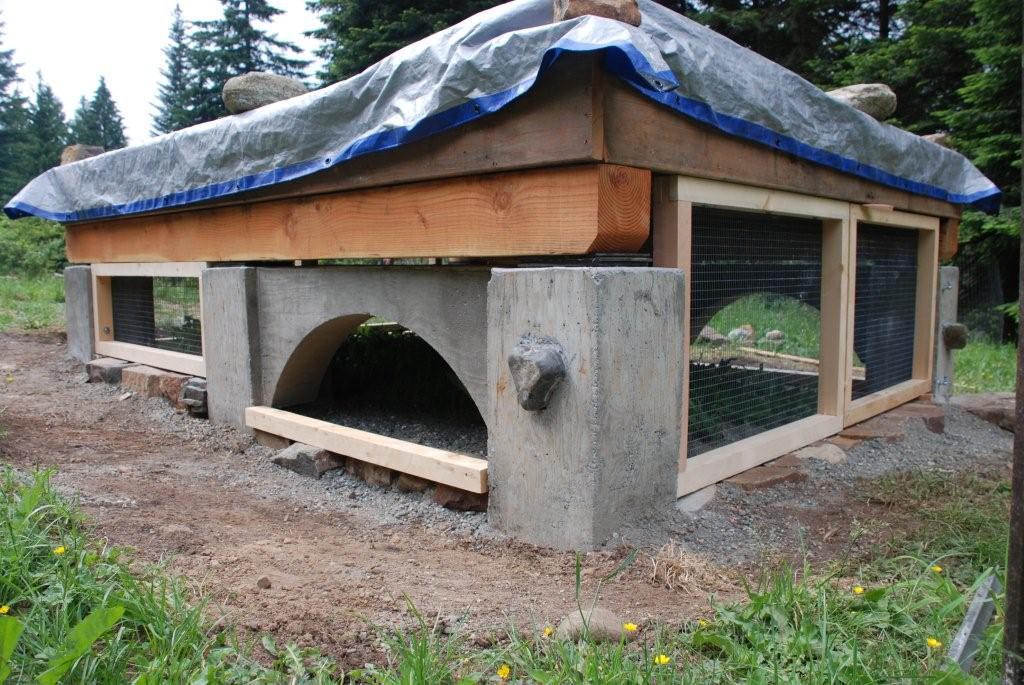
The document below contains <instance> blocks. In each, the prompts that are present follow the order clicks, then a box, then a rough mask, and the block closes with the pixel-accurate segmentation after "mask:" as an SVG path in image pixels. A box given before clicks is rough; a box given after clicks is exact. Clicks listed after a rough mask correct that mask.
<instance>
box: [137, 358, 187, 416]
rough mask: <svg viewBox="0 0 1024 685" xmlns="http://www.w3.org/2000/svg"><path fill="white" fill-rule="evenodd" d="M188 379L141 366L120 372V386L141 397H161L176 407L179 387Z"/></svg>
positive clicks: (179, 374)
mask: <svg viewBox="0 0 1024 685" xmlns="http://www.w3.org/2000/svg"><path fill="white" fill-rule="evenodd" d="M188 379H189V376H186V375H184V374H181V373H174V372H173V371H164V370H163V369H154V368H153V367H151V366H143V365H141V364H139V365H135V366H129V367H125V368H124V369H122V371H121V386H122V387H123V388H124V389H125V390H130V391H132V392H134V393H135V394H136V395H141V396H142V397H161V398H163V399H165V400H167V401H168V402H170V403H171V404H173V405H175V406H178V400H179V398H180V397H181V386H183V385H184V384H185V381H187V380H188Z"/></svg>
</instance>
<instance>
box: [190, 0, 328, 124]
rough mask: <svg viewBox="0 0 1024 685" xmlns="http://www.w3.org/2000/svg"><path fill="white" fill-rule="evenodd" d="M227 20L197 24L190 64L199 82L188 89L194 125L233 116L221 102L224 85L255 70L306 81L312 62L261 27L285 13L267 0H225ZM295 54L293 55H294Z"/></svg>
mask: <svg viewBox="0 0 1024 685" xmlns="http://www.w3.org/2000/svg"><path fill="white" fill-rule="evenodd" d="M220 2H221V5H223V7H224V16H223V17H222V18H221V19H216V20H213V21H198V22H195V23H194V24H193V26H194V31H193V32H192V35H191V46H190V49H189V51H188V64H189V67H190V69H191V71H192V74H193V78H192V79H190V80H191V83H190V85H189V88H188V89H187V100H188V107H189V110H190V114H191V115H192V123H199V122H202V121H210V120H212V119H216V118H218V117H221V116H224V115H225V114H227V111H226V110H225V109H224V104H223V102H222V101H221V90H222V89H223V87H224V82H225V81H227V80H228V79H229V78H231V77H232V76H239V75H241V74H244V73H246V72H249V71H267V72H271V73H274V74H281V75H282V76H291V77H296V78H301V77H302V76H303V74H304V70H305V68H306V66H307V65H308V64H309V63H308V62H307V61H305V60H302V59H297V58H296V57H294V55H297V54H299V53H301V50H300V48H299V47H298V46H296V45H294V44H292V43H289V42H286V41H283V40H280V39H279V38H277V36H276V35H274V34H270V33H267V32H266V31H264V30H263V29H261V28H259V27H258V26H257V24H260V23H267V22H269V21H271V20H272V19H273V18H274V17H275V16H277V15H279V14H281V13H282V11H281V10H279V9H277V8H276V7H273V6H272V5H271V4H270V3H268V2H267V0H220ZM289 55H292V56H289Z"/></svg>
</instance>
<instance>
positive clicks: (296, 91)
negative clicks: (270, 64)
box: [221, 71, 309, 114]
mask: <svg viewBox="0 0 1024 685" xmlns="http://www.w3.org/2000/svg"><path fill="white" fill-rule="evenodd" d="M307 92H309V91H308V90H307V89H306V86H305V85H303V83H302V81H299V80H297V79H293V78H289V77H287V76H280V75H278V74H268V73H266V72H262V71H250V72H248V73H246V74H242V75H241V76H235V77H234V78H229V79H228V82H227V83H225V84H224V91H223V93H222V94H221V95H222V96H223V98H224V106H225V107H227V108H228V111H229V112H231V113H232V114H239V113H240V112H248V111H249V110H251V109H256V108H257V107H262V106H264V105H269V104H270V103H272V102H278V101H280V100H287V99H288V98H293V97H295V96H296V95H302V94H304V93H307Z"/></svg>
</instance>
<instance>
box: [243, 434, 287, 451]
mask: <svg viewBox="0 0 1024 685" xmlns="http://www.w3.org/2000/svg"><path fill="white" fill-rule="evenodd" d="M252 434H253V437H254V438H256V443H257V444H259V445H262V446H263V447H266V448H267V449H272V450H283V449H286V448H287V447H288V446H289V445H291V444H292V441H291V440H289V439H288V438H282V437H281V436H280V435H274V434H273V433H266V432H264V431H261V430H253V432H252Z"/></svg>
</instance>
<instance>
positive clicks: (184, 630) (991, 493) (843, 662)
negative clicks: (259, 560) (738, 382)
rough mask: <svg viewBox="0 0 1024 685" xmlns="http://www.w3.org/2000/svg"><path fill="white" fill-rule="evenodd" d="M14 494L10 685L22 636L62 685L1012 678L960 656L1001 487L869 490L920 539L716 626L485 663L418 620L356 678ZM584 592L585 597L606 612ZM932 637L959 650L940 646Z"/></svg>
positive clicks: (784, 579)
mask: <svg viewBox="0 0 1024 685" xmlns="http://www.w3.org/2000/svg"><path fill="white" fill-rule="evenodd" d="M0 489H2V492H0V494H2V495H3V499H2V500H0V606H5V607H8V608H9V609H8V613H7V614H6V615H4V616H0V682H3V676H2V674H3V669H4V666H5V663H4V661H5V659H4V657H5V655H6V654H8V649H6V648H5V636H6V637H7V638H8V640H7V646H10V644H11V641H10V639H9V638H11V637H17V640H16V643H14V647H13V650H10V652H9V653H10V657H9V660H8V662H7V663H6V666H7V667H9V668H10V670H11V673H10V680H9V682H13V683H29V682H37V681H40V678H41V677H42V679H43V680H42V682H45V676H43V674H44V673H45V672H46V671H47V670H50V671H51V672H52V669H53V668H54V665H55V664H56V665H58V667H59V666H60V665H61V664H63V666H65V667H66V668H67V673H66V675H64V677H63V679H61V681H60V682H64V683H83V684H84V683H102V684H105V683H111V684H112V683H135V684H137V685H147V684H152V683H182V684H184V683H190V684H191V683H209V684H211V685H212V684H215V683H223V684H233V683H267V684H276V683H282V684H283V683H294V684H295V685H299V684H308V683H324V684H326V683H342V682H348V683H371V684H377V685H414V684H415V685H420V684H422V685H445V684H451V685H455V684H457V683H458V684H462V683H467V684H468V683H489V682H499V681H501V676H502V675H506V676H507V678H508V679H509V681H511V682H516V681H518V682H536V683H551V684H555V683H579V684H580V685H583V684H584V683H587V684H590V683H599V684H600V683H607V684H609V685H612V684H615V685H618V684H622V685H641V684H643V685H647V684H651V683H655V684H665V683H693V684H697V683H700V684H704V683H736V684H740V683H773V684H781V683H793V684H796V683H801V684H804V683H806V684H811V685H814V684H817V683H822V684H824V683H891V682H915V683H916V682H926V683H977V682H991V683H996V682H998V681H999V673H1000V663H999V661H1000V655H999V643H1000V639H1001V626H1000V624H999V620H1001V619H1000V618H997V621H996V623H995V624H994V625H993V626H991V627H990V629H989V630H988V631H987V632H986V634H985V636H984V638H983V640H982V644H981V650H980V652H979V656H978V659H977V662H976V665H975V668H974V670H973V672H972V673H971V674H967V675H965V674H963V673H961V672H960V671H959V669H958V668H957V667H956V666H955V665H953V664H951V663H949V662H948V661H947V660H946V659H945V657H944V654H945V650H946V648H947V646H948V644H949V641H950V639H951V638H952V635H953V633H954V631H955V630H956V627H957V625H958V624H959V622H960V620H961V619H962V616H963V613H964V611H965V609H966V604H967V602H969V601H970V598H971V594H972V592H973V589H974V587H975V586H976V585H977V583H979V582H980V581H981V580H983V579H984V578H985V577H986V575H987V574H989V573H992V572H995V573H997V574H999V575H1000V576H1002V574H1003V560H1004V550H1005V540H1006V534H1007V524H1006V508H1007V505H1008V502H1009V490H1008V486H1007V483H1006V481H1005V479H1004V478H1001V477H988V476H985V475H974V476H968V477H966V478H958V479H956V480H950V479H948V478H942V477H940V476H936V475H935V474H929V473H920V474H904V475H900V476H892V477H889V478H883V479H880V480H879V481H876V482H874V483H872V484H868V485H867V486H866V490H867V494H866V495H865V496H867V497H872V498H876V499H882V500H884V501H886V502H888V503H889V504H890V505H891V506H892V507H894V508H897V509H900V510H903V511H906V512H911V513H913V514H914V515H915V516H916V517H917V519H918V521H919V523H920V525H918V526H916V527H913V528H912V530H910V531H909V532H906V533H904V534H902V535H900V536H899V537H897V538H896V539H895V540H894V541H892V542H890V543H889V545H890V546H889V547H886V548H883V549H881V550H879V552H880V553H879V556H877V557H870V558H866V559H856V560H854V559H847V560H841V561H840V562H837V563H835V564H833V565H832V566H831V567H830V570H829V571H828V572H825V571H823V570H818V571H817V572H815V571H814V570H812V569H810V568H808V567H805V568H802V569H794V568H790V567H787V566H781V567H776V568H773V569H770V570H768V571H766V573H765V574H764V576H763V577H762V578H761V580H760V581H759V582H758V583H756V584H755V585H753V586H751V587H750V588H749V589H748V592H747V598H746V600H745V601H742V602H733V603H716V604H714V606H713V615H712V617H711V618H710V619H709V620H707V621H691V622H688V623H687V624H685V625H684V626H682V627H681V628H675V629H670V628H668V627H664V626H648V627H644V628H642V629H641V630H640V631H639V632H638V633H637V635H636V638H635V639H634V640H630V641H622V642H618V643H610V644H597V643H595V642H593V641H591V640H582V641H580V642H579V643H574V642H566V641H561V640H558V639H555V638H554V637H549V636H547V635H546V634H545V633H544V632H538V633H537V634H523V633H519V632H516V631H514V630H513V631H512V632H511V634H510V636H509V639H507V640H503V641H501V642H500V643H499V644H498V645H497V646H495V647H491V648H486V649H481V648H477V647H474V646H472V645H471V644H470V643H469V642H468V640H467V638H466V634H465V632H464V631H459V630H456V631H455V632H454V633H453V634H448V633H447V632H446V631H442V630H439V629H438V627H437V625H435V624H432V623H431V622H430V621H428V620H427V619H426V618H425V617H423V616H421V615H420V614H418V613H417V612H416V611H415V609H414V610H413V615H415V616H416V617H417V624H416V626H414V627H413V628H412V629H409V630H406V631H398V632H382V633H381V642H382V645H383V647H384V649H385V651H386V653H387V654H388V655H389V658H388V659H387V662H386V663H382V664H379V665H376V666H369V667H367V668H366V669H364V670H362V671H358V672H348V673H342V672H341V670H340V669H339V668H338V667H337V665H336V664H335V663H334V662H332V661H331V660H330V659H328V658H325V657H323V656H321V655H320V654H318V653H317V652H315V651H313V650H301V649H298V648H296V647H295V646H293V645H287V646H284V647H278V646H277V645H276V644H275V643H274V642H273V640H271V639H270V638H269V637H265V638H264V639H263V640H262V649H263V650H264V651H265V652H266V653H267V654H268V655H269V660H271V661H272V663H271V664H270V665H260V664H259V663H257V662H256V661H255V660H254V659H253V658H252V656H251V655H249V653H247V651H246V649H245V648H243V647H242V646H241V645H239V644H238V641H237V640H236V639H235V638H234V634H233V632H232V630H231V629H230V628H229V627H224V628H215V627H213V625H212V624H211V622H210V617H209V616H206V615H205V612H204V610H203V609H204V606H203V603H202V600H201V599H196V598H193V597H192V596H191V595H190V593H189V591H188V589H187V588H186V587H185V586H184V585H183V584H182V582H180V581H176V580H173V579H170V578H169V577H168V576H167V575H166V574H165V573H164V572H163V571H162V570H160V569H159V568H155V569H152V568H151V569H139V568H133V567H131V566H130V565H129V560H128V559H127V558H126V557H125V555H124V554H123V553H121V552H119V551H118V550H115V549H111V548H106V547H101V546H99V545H97V544H96V543H94V542H91V541H90V540H89V538H88V536H87V535H86V534H85V533H86V529H85V528H84V523H83V521H82V518H81V516H80V514H79V513H77V511H76V509H75V507H74V506H73V505H71V504H69V503H68V502H66V501H65V500H64V499H62V498H61V497H59V496H58V495H57V494H56V493H55V492H54V490H53V488H52V487H51V486H50V484H49V479H48V476H47V474H45V473H42V474H36V475H35V476H33V477H32V478H31V479H27V480H26V479H18V478H17V477H16V476H15V475H14V474H13V473H12V472H7V473H6V474H5V475H4V476H3V479H2V480H0ZM61 548H63V553H61V554H57V553H56V552H55V551H59V550H60V549H61ZM936 564H938V565H941V567H942V568H941V570H939V571H937V570H935V569H934V568H933V567H934V566H935V565H936ZM577 577H578V576H577ZM858 586H862V587H863V588H864V590H863V592H859V593H858V592H855V591H854V588H856V587H858ZM578 588H579V585H578V584H577V597H578V601H579V602H580V603H581V605H584V606H589V604H590V602H589V601H584V600H583V599H582V598H581V597H580V593H579V589H578ZM637 591H638V592H642V591H643V589H642V587H638V588H637ZM999 601H1001V598H1000V600H999ZM0 613H2V610H0ZM623 618H624V620H627V621H628V620H630V619H631V618H633V617H629V616H625V617H623ZM19 629H20V630H21V631H22V632H21V634H20V636H19V635H15V634H16V633H17V632H18V630H19ZM929 638H931V639H934V640H938V641H940V642H942V643H943V645H942V646H941V647H932V646H929V644H928V640H929Z"/></svg>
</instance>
